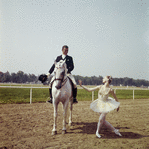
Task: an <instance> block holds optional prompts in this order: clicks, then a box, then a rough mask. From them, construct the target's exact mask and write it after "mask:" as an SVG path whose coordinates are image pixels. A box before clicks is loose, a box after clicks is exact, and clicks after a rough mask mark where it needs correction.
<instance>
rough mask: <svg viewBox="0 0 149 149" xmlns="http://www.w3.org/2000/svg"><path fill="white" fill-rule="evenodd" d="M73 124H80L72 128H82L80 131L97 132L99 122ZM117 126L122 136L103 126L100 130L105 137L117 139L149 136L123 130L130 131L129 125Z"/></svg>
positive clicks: (75, 124)
mask: <svg viewBox="0 0 149 149" xmlns="http://www.w3.org/2000/svg"><path fill="white" fill-rule="evenodd" d="M73 126H78V127H76V128H74V129H70V130H75V129H80V130H82V131H81V132H79V133H86V134H95V132H96V129H97V122H92V123H84V122H80V123H79V122H74V123H73ZM115 128H116V129H119V131H120V133H121V134H122V137H119V136H117V135H116V134H115V133H114V132H111V131H110V130H108V129H107V128H105V127H104V126H103V127H102V130H101V132H100V134H101V136H102V138H103V139H117V138H127V139H139V138H143V137H149V136H143V135H140V134H138V133H133V132H121V130H122V129H126V130H127V131H128V129H130V128H129V127H115Z"/></svg>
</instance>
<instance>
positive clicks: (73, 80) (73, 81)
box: [49, 73, 77, 88]
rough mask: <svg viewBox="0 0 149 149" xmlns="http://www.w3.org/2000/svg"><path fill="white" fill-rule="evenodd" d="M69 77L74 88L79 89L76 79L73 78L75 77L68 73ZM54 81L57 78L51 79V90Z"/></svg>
mask: <svg viewBox="0 0 149 149" xmlns="http://www.w3.org/2000/svg"><path fill="white" fill-rule="evenodd" d="M67 76H68V77H69V78H70V80H71V81H72V83H73V86H74V88H77V83H76V81H75V78H74V77H73V75H72V74H70V73H68V74H67ZM54 79H55V76H53V77H52V79H51V81H50V84H49V86H50V88H51V83H52V82H53V81H54Z"/></svg>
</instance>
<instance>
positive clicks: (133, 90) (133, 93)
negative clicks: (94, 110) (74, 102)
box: [92, 88, 149, 101]
mask: <svg viewBox="0 0 149 149" xmlns="http://www.w3.org/2000/svg"><path fill="white" fill-rule="evenodd" d="M113 90H114V92H115V94H116V90H132V95H133V100H134V99H135V90H149V88H113ZM92 101H94V91H92Z"/></svg>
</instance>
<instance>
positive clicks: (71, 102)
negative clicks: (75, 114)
mask: <svg viewBox="0 0 149 149" xmlns="http://www.w3.org/2000/svg"><path fill="white" fill-rule="evenodd" d="M72 108H73V101H72V100H70V115H69V126H71V124H72Z"/></svg>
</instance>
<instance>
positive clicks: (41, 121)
mask: <svg viewBox="0 0 149 149" xmlns="http://www.w3.org/2000/svg"><path fill="white" fill-rule="evenodd" d="M120 102H121V107H120V111H119V112H116V111H113V112H111V113H109V114H108V115H107V118H106V120H107V121H109V122H110V123H111V124H112V125H113V126H114V127H116V128H117V129H119V130H120V132H121V134H122V137H119V136H116V135H115V134H114V133H113V132H110V131H109V130H107V129H106V128H103V129H102V130H101V133H100V134H101V136H102V138H100V139H99V138H96V136H95V132H96V127H97V122H98V118H99V115H98V114H97V113H95V112H93V111H92V110H91V109H90V108H89V105H90V103H91V102H89V101H80V102H79V103H78V104H76V105H74V108H73V125H72V126H70V127H69V126H68V125H67V133H66V134H61V132H62V131H61V129H62V106H61V104H60V105H59V111H58V126H57V133H58V134H57V135H54V136H52V135H51V131H52V126H53V106H52V105H51V104H47V103H33V104H5V105H0V149H3V148H5V149H6V148H8V149H11V148H16V149H52V148H56V149H59V148H68V149H73V148H77V149H83V148H85V149H92V148H100V149H102V148H103V149H104V148H105V149H111V148H113V149H119V148H124V149H129V148H136V149H137V148H139V149H146V148H149V99H148V100H147V99H142V100H141V99H140V100H134V101H133V100H120Z"/></svg>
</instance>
